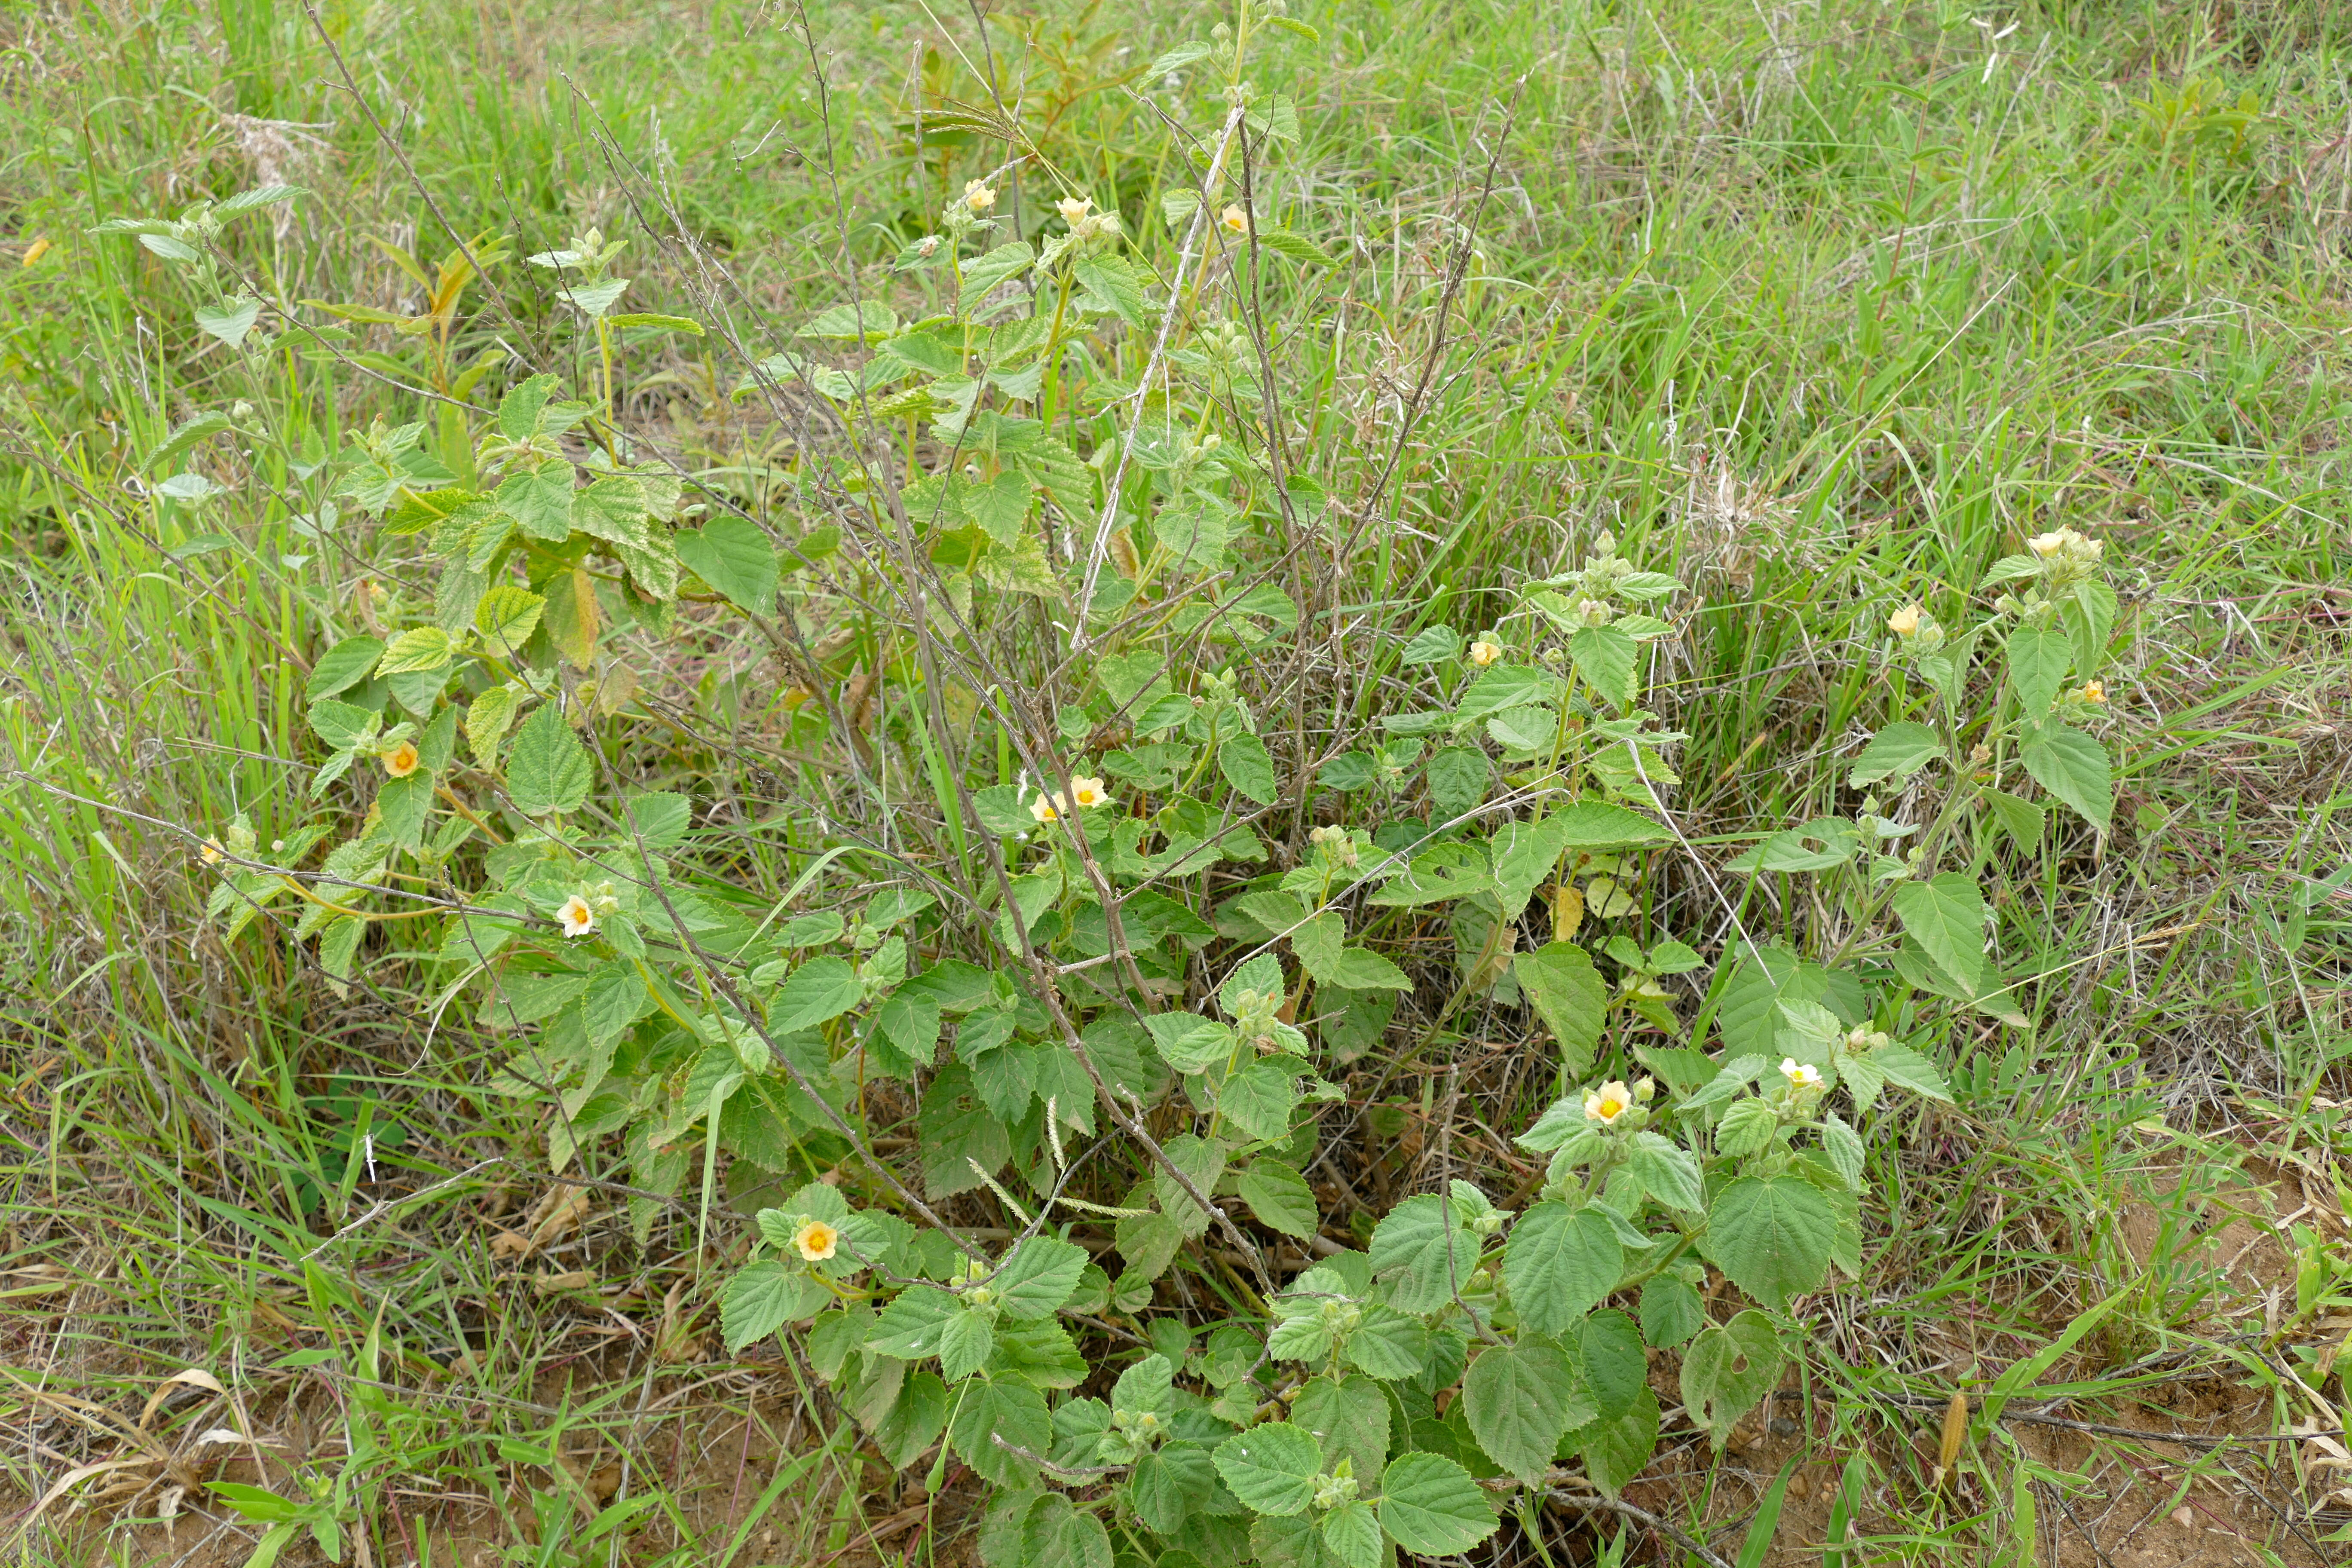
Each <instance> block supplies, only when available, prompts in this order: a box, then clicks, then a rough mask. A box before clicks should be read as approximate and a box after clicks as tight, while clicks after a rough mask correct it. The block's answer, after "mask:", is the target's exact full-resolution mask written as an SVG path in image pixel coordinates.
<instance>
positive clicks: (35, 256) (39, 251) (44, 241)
mask: <svg viewBox="0 0 2352 1568" xmlns="http://www.w3.org/2000/svg"><path fill="white" fill-rule="evenodd" d="M48 253H49V237H48V236H47V235H46V234H45V235H43V236H41V237H39V238H37V239H36V240H34V241H33V243H32V244H30V245H28V246H26V247H25V265H26V266H27V267H30V266H31V265H32V264H33V263H34V262H36V261H38V260H39V259H40V258H42V257H44V256H47V254H48Z"/></svg>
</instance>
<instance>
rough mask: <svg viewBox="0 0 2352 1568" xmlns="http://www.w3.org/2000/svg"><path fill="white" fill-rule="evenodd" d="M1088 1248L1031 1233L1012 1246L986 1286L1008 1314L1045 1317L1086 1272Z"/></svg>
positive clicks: (1075, 1286)
mask: <svg viewBox="0 0 2352 1568" xmlns="http://www.w3.org/2000/svg"><path fill="white" fill-rule="evenodd" d="M1086 1267H1087V1249H1086V1248H1085V1247H1080V1246H1079V1245H1078V1244H1077V1243H1076V1242H1074V1241H1063V1240H1060V1239H1059V1238H1057V1237H1050V1236H1033V1237H1030V1238H1029V1239H1028V1240H1026V1241H1024V1242H1023V1243H1022V1244H1021V1245H1020V1246H1018V1247H1014V1248H1013V1256H1012V1257H1010V1258H1006V1259H1005V1260H1004V1262H1003V1265H1002V1266H1000V1267H999V1268H998V1269H997V1271H996V1272H995V1273H994V1274H993V1275H992V1276H990V1278H989V1280H988V1287H989V1289H992V1290H993V1291H995V1292H996V1293H997V1299H998V1300H999V1301H1000V1302H1002V1304H1003V1308H1004V1312H1005V1315H1006V1316H1007V1317H1012V1318H1017V1319H1023V1320H1027V1319H1033V1318H1044V1317H1048V1316H1050V1315H1051V1314H1052V1313H1053V1311H1054V1310H1055V1308H1057V1307H1059V1306H1060V1305H1061V1304H1062V1303H1063V1302H1065V1301H1066V1300H1069V1299H1070V1292H1071V1291H1073V1290H1076V1289H1077V1288H1078V1276H1079V1275H1080V1274H1082V1273H1084V1272H1086Z"/></svg>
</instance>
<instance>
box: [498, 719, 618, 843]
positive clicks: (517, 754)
mask: <svg viewBox="0 0 2352 1568" xmlns="http://www.w3.org/2000/svg"><path fill="white" fill-rule="evenodd" d="M595 779H596V771H595V768H594V766H593V764H592V763H590V762H589V760H588V751H587V748H586V747H584V746H583V745H581V743H580V737H579V736H577V735H575V734H573V733H572V726H571V725H569V724H566V723H565V722H564V721H563V714H562V710H561V709H560V708H559V707H558V706H557V705H556V704H555V703H553V702H543V703H541V704H540V706H539V708H538V710H537V711H535V712H533V713H532V714H531V716H530V718H528V719H526V720H524V721H523V724H522V728H521V729H520V730H519V731H516V732H515V738H514V746H513V749H512V750H511V751H510V752H509V753H508V756H507V798H508V800H509V801H510V802H511V803H512V804H513V805H514V808H515V809H516V810H517V811H519V812H520V813H522V814H523V815H524V816H549V815H551V814H555V815H560V814H562V813H564V812H571V811H577V810H579V809H580V805H581V803H582V802H583V801H584V800H586V799H587V798H588V789H589V786H590V785H591V784H593V783H595Z"/></svg>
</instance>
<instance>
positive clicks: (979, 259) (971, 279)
mask: <svg viewBox="0 0 2352 1568" xmlns="http://www.w3.org/2000/svg"><path fill="white" fill-rule="evenodd" d="M1036 259H1037V253H1036V252H1035V251H1034V250H1032V249H1030V248H1029V247H1028V246H1027V245H1026V244H1025V243H1024V242H1023V241H1021V240H1017V239H1016V240H1013V242H1012V243H1010V244H1008V245H1000V246H998V247H996V248H995V249H993V250H990V251H986V252H983V253H982V254H981V255H979V256H975V257H973V258H971V260H969V261H967V262H965V263H964V264H963V296H964V298H965V299H966V300H971V302H972V303H974V304H978V303H979V302H980V300H981V297H982V295H984V294H986V293H987V292H988V291H989V290H990V289H994V288H995V287H996V286H997V285H998V284H1000V283H1003V282H1007V281H1009V280H1011V279H1014V278H1018V277H1020V276H1021V274H1023V273H1024V272H1026V271H1027V270H1029V264H1030V263H1031V262H1033V261H1034V260H1036ZM875 310H876V307H875V306H872V305H868V306H867V307H866V317H867V319H868V321H871V320H872V318H873V315H874V312H875ZM835 313H836V311H835V310H828V311H826V312H825V315H827V316H830V315H834V314H835ZM818 320H819V321H822V320H824V317H822V316H821V317H819V318H818ZM894 325H895V323H894ZM873 330H874V329H873V328H872V327H870V326H869V327H868V328H867V331H873ZM841 335H842V336H847V335H848V334H847V333H846V332H845V333H842V334H841Z"/></svg>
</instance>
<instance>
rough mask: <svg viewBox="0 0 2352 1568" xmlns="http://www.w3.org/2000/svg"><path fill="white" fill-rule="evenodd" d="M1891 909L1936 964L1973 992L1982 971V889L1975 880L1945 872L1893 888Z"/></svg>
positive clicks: (1983, 926) (1982, 976)
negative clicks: (1922, 880)
mask: <svg viewBox="0 0 2352 1568" xmlns="http://www.w3.org/2000/svg"><path fill="white" fill-rule="evenodd" d="M1895 913H1896V914H1897V915H1898V916H1900V917H1901V918H1902V921H1903V929H1904V930H1905V931H1908V932H1910V933H1911V935H1912V937H1913V938H1914V939H1915V940H1916V941H1917V942H1918V943H1919V945H1920V947H1921V948H1923V949H1925V950H1926V952H1927V956H1928V957H1929V958H1931V959H1933V960H1935V962H1936V964H1937V967H1938V968H1940V969H1941V970H1943V972H1944V973H1947V974H1948V975H1950V976H1951V977H1952V978H1953V979H1954V980H1955V981H1957V982H1958V983H1959V984H1960V985H1961V987H1962V988H1964V989H1965V990H1967V991H1969V992H1970V993H1974V992H1975V991H1976V990H1977V989H1978V987H1979V985H1980V984H1982V982H1983V979H1984V971H1985V954H1984V932H1985V920H1984V915H1985V905H1984V893H1983V891H1982V889H1979V888H1978V886H1977V884H1976V882H1975V879H1972V878H1969V877H1966V876H1963V875H1961V874H1960V873H1959V872H1958V871H1946V872H1943V873H1941V874H1940V875H1938V876H1937V877H1936V878H1935V879H1934V880H1932V881H1927V882H1918V881H1909V882H1903V883H1899V884H1897V885H1896V887H1895Z"/></svg>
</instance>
